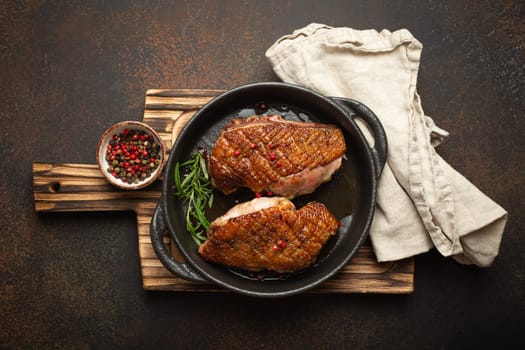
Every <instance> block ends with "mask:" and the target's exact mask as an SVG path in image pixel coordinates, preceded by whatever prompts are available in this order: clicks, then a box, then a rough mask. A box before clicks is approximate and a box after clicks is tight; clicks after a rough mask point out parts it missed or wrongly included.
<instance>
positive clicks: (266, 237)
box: [199, 197, 339, 272]
mask: <svg viewBox="0 0 525 350" xmlns="http://www.w3.org/2000/svg"><path fill="white" fill-rule="evenodd" d="M338 228H339V221H338V220H337V219H336V218H335V217H334V216H333V215H332V213H330V211H329V210H328V209H327V208H326V207H325V206H324V205H323V204H321V203H318V202H310V203H308V204H306V205H305V206H303V207H302V208H300V209H299V210H296V209H295V206H294V204H293V203H292V202H291V201H289V200H288V199H286V198H284V197H262V198H256V199H253V200H252V201H250V202H245V203H242V204H238V205H236V206H235V207H233V208H232V209H230V210H229V211H228V212H227V213H226V214H224V215H223V216H221V217H219V218H217V219H216V220H214V221H213V222H212V223H211V225H210V228H209V229H208V232H207V234H208V240H207V241H206V242H204V243H203V244H201V246H200V247H199V253H200V255H201V256H202V257H203V258H204V259H205V260H207V261H210V262H215V263H219V264H222V265H226V266H230V267H235V268H240V269H244V270H249V271H264V270H269V271H276V272H295V271H298V270H301V269H303V268H305V267H308V266H310V265H311V264H312V263H314V262H315V260H316V257H317V255H318V254H319V252H320V250H321V248H322V247H323V246H324V244H325V243H326V242H327V241H328V239H329V238H330V236H332V235H334V234H335V233H336V231H337V229H338Z"/></svg>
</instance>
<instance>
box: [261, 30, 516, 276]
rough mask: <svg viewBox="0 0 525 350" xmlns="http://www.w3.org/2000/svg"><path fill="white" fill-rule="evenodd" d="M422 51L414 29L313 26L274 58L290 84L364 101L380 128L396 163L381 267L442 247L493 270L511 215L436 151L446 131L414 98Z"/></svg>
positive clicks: (389, 171) (386, 188)
mask: <svg viewBox="0 0 525 350" xmlns="http://www.w3.org/2000/svg"><path fill="white" fill-rule="evenodd" d="M422 47H423V46H422V44H421V43H420V42H419V41H418V40H416V39H415V38H414V37H413V36H412V34H411V33H410V32H409V31H408V30H406V29H401V30H398V31H395V32H389V31H387V30H383V31H381V32H377V31H375V30H354V29H351V28H332V27H329V26H326V25H323V24H317V23H312V24H310V25H308V26H306V27H304V28H301V29H298V30H296V31H294V32H293V34H291V35H286V36H284V37H282V38H280V39H279V40H277V41H276V42H275V44H273V45H272V46H271V47H270V48H269V49H268V51H267V52H266V56H267V57H268V59H269V60H270V62H271V64H272V66H273V69H274V70H275V72H276V73H277V75H278V76H279V77H280V78H281V79H282V80H283V81H285V82H289V83H295V84H298V85H302V86H305V87H307V88H310V89H312V90H315V91H318V92H320V93H322V94H324V95H327V96H339V97H348V98H353V99H356V100H358V101H360V102H362V103H364V104H365V105H367V106H368V107H369V108H370V109H371V110H372V111H374V112H375V114H376V115H377V116H378V117H379V119H380V120H381V122H382V124H383V126H384V128H385V131H386V133H387V139H388V157H387V164H386V165H385V169H384V171H383V173H382V174H381V177H380V180H379V184H378V194H377V208H376V212H375V216H374V221H373V223H372V226H371V229H370V238H371V241H372V245H373V248H374V251H375V254H376V257H377V259H378V261H389V260H397V259H401V258H406V257H410V256H413V255H416V254H420V253H423V252H426V251H428V250H430V249H431V248H432V247H436V248H437V249H438V250H439V252H441V254H443V255H444V256H453V257H454V258H455V259H456V260H457V261H459V262H461V263H465V264H476V265H478V266H489V265H490V264H491V263H492V262H493V260H494V258H495V257H496V256H497V254H498V251H499V246H500V242H501V238H502V234H503V230H504V227H505V223H506V221H507V213H506V211H505V210H504V209H503V208H501V207H500V206H499V205H498V204H496V203H495V202H493V201H492V200H491V199H490V198H488V197H487V196H486V195H484V194H483V193H482V192H481V191H479V190H478V189H477V188H476V187H475V186H474V185H473V184H472V183H470V182H469V181H468V180H467V179H465V178H464V177H463V176H462V175H460V174H459V173H458V172H457V171H455V170H454V169H453V168H452V167H451V166H450V165H449V164H447V163H446V162H445V161H444V160H443V159H442V158H441V157H440V156H439V155H438V154H437V153H436V151H435V149H434V147H435V146H437V145H438V144H439V143H440V142H441V141H442V140H443V138H444V137H446V136H448V133H447V132H446V131H444V130H442V129H440V128H438V127H437V126H436V125H435V124H434V122H433V120H432V119H431V118H430V117H428V116H426V115H425V114H424V112H423V109H422V107H421V101H420V97H419V95H418V94H417V91H416V82H417V74H418V68H419V63H420V54H421V50H422Z"/></svg>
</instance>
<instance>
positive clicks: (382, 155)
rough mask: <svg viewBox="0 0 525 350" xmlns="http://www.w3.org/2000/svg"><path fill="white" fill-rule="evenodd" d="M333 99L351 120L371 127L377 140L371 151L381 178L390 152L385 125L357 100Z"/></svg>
mask: <svg viewBox="0 0 525 350" xmlns="http://www.w3.org/2000/svg"><path fill="white" fill-rule="evenodd" d="M331 99H332V100H334V101H335V102H337V104H339V105H340V106H341V107H342V108H343V109H344V110H345V111H346V112H347V114H348V116H349V117H350V118H353V119H355V118H361V119H363V120H364V121H365V122H366V123H367V124H368V126H369V127H370V130H371V131H372V133H373V136H374V140H375V144H374V147H371V148H370V151H371V152H372V154H373V156H374V163H375V168H376V173H377V178H379V176H380V175H381V172H382V171H383V167H384V166H385V163H386V156H387V150H388V143H387V139H386V133H385V129H383V125H381V122H380V121H379V118H377V116H376V115H375V114H374V112H372V111H371V110H370V108H368V107H367V106H365V105H364V104H362V103H361V102H358V101H356V100H352V99H349V98H342V97H331Z"/></svg>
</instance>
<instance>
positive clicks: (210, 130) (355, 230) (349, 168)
mask: <svg viewBox="0 0 525 350" xmlns="http://www.w3.org/2000/svg"><path fill="white" fill-rule="evenodd" d="M233 92H235V91H233ZM292 92H293V93H291V92H290V91H289V90H286V91H279V89H275V88H273V89H254V90H252V91H250V90H243V91H240V92H238V93H231V94H228V93H227V94H226V95H223V96H221V97H219V99H218V100H216V101H212V103H210V104H209V105H208V106H207V107H206V108H204V109H202V110H201V111H200V113H197V114H196V115H195V117H194V118H193V120H192V121H191V122H190V123H188V125H187V127H186V128H185V129H184V130H183V131H182V133H181V134H180V136H179V139H178V140H177V142H176V144H175V145H174V150H173V151H172V152H173V153H172V156H171V157H170V160H169V162H168V168H167V169H166V179H167V183H168V187H167V188H166V189H167V190H168V196H166V197H167V198H166V200H167V203H166V207H167V212H168V226H170V232H171V233H172V236H174V237H173V238H174V239H175V240H176V242H177V243H178V245H179V247H180V248H181V251H182V252H183V255H184V256H185V258H186V260H188V262H189V263H190V264H191V265H192V266H194V267H195V268H196V269H197V271H199V272H200V273H201V274H203V275H204V276H205V277H207V278H209V279H211V280H213V281H215V282H217V283H219V284H221V285H223V286H226V287H228V288H230V289H234V290H239V291H240V292H244V293H248V294H250V293H254V294H258V295H264V294H271V295H275V294H279V293H288V292H290V291H296V290H297V291H299V290H301V289H302V288H307V287H308V286H311V285H313V284H316V283H317V282H318V281H320V280H323V279H325V277H326V276H329V275H331V274H332V273H334V272H335V270H336V269H338V268H340V267H341V266H342V264H344V262H345V261H347V260H348V259H347V258H348V256H350V255H352V254H353V253H354V252H355V250H356V249H357V248H358V245H359V244H360V243H361V242H362V240H363V236H364V234H366V232H363V229H364V228H365V227H366V226H367V222H366V216H367V214H368V207H369V205H370V203H369V202H368V199H369V197H370V195H369V194H368V193H369V192H370V191H371V189H372V187H371V186H372V184H371V181H370V177H371V175H372V174H371V166H370V165H369V163H370V162H369V161H367V157H366V154H365V152H364V151H366V147H364V146H363V142H361V141H360V140H359V138H360V134H359V133H358V132H357V131H356V127H355V123H354V122H353V121H352V120H350V119H349V118H347V117H346V115H344V113H342V112H341V111H340V110H339V109H338V108H337V107H335V106H334V105H333V103H327V101H326V99H325V98H322V97H319V98H318V99H315V98H312V96H311V95H310V94H308V96H306V95H305V94H304V93H297V92H296V90H295V89H293V90H292ZM300 92H301V91H300ZM314 97H316V96H314ZM268 114H279V115H281V116H283V118H285V119H287V120H295V121H306V122H308V121H315V122H321V123H326V124H336V125H338V126H340V127H341V128H342V130H343V132H344V135H345V140H346V143H347V153H346V154H345V156H344V158H343V165H342V167H341V168H340V169H339V170H338V171H336V173H335V174H334V175H333V177H332V180H331V181H329V182H327V183H325V184H323V185H321V186H320V187H319V188H318V189H317V190H316V191H315V192H314V193H312V194H310V195H306V196H301V197H298V198H296V199H294V200H293V202H294V203H295V205H296V207H297V208H300V207H302V206H303V205H305V204H306V203H308V202H310V201H314V200H315V201H318V202H321V203H323V204H324V205H326V206H327V207H328V209H329V210H330V211H331V212H332V213H333V214H334V215H335V216H336V217H337V218H338V219H339V220H340V221H341V222H342V225H341V228H340V230H339V232H338V233H337V234H336V236H334V237H332V238H331V239H330V240H329V241H328V242H327V244H326V245H325V247H323V249H322V251H321V253H320V254H319V256H318V258H317V261H316V263H315V264H314V266H311V267H309V268H307V269H305V270H304V271H300V272H297V273H294V274H289V275H281V274H274V273H264V272H263V273H253V272H246V271H242V270H235V269H229V268H226V267H223V266H219V265H216V264H212V263H208V262H206V261H204V260H203V259H202V258H201V257H200V256H199V255H198V252H197V249H198V247H197V245H196V244H195V242H194V241H193V240H192V239H191V237H190V235H189V233H187V232H186V229H185V226H184V222H185V218H184V213H185V210H186V206H185V205H184V203H182V202H181V201H180V200H179V199H178V198H177V197H176V196H175V195H174V191H173V171H174V165H175V163H176V162H183V161H185V160H187V159H188V158H189V157H190V155H191V153H192V152H194V151H196V150H197V149H198V148H206V149H207V150H208V151H209V150H211V149H212V148H213V145H214V143H215V141H216V139H217V138H218V136H219V134H220V132H221V130H222V129H223V127H224V126H225V125H226V124H227V123H228V122H229V121H231V120H232V119H233V118H235V117H248V116H251V115H268ZM214 196H215V200H214V205H213V207H212V208H211V209H209V210H208V211H207V213H206V215H207V217H208V219H210V221H211V220H213V219H215V218H216V217H218V216H220V215H223V214H224V213H225V212H226V211H227V210H228V209H230V208H231V207H232V206H234V205H235V204H238V203H241V202H245V201H248V200H251V199H253V198H254V195H253V193H251V192H250V191H249V190H239V191H237V192H235V193H234V194H231V195H228V196H225V195H222V194H220V193H219V192H218V191H215V192H214ZM361 217H363V219H360V218H361ZM356 219H357V220H356Z"/></svg>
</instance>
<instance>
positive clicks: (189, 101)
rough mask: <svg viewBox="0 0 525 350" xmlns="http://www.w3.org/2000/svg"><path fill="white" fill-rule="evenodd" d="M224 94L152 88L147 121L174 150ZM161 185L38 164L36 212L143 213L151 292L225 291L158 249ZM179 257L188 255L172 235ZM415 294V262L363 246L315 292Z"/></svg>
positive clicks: (142, 248)
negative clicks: (180, 274)
mask: <svg viewBox="0 0 525 350" xmlns="http://www.w3.org/2000/svg"><path fill="white" fill-rule="evenodd" d="M220 92H221V90H194V89H177V90H174V89H165V90H163V89H152V90H148V91H147V93H146V101H145V108H144V118H143V121H144V122H145V123H147V124H148V125H150V126H151V127H153V128H154V129H155V130H157V131H158V132H159V135H160V136H161V138H162V140H163V141H164V143H165V145H166V149H167V151H169V150H170V149H171V146H172V144H173V141H174V140H175V139H176V137H177V135H178V134H179V133H180V131H181V129H182V128H183V126H184V125H185V123H186V122H187V121H188V120H189V119H190V118H191V117H192V116H193V114H194V113H195V112H196V111H197V110H198V109H199V108H200V107H202V106H203V105H204V104H206V103H207V102H208V101H209V100H211V99H212V98H213V97H214V96H216V95H218V94H219V93H220ZM161 181H162V179H160V180H158V181H156V182H155V183H154V184H153V185H152V186H150V187H148V188H145V189H142V190H137V191H123V190H119V189H117V188H115V187H113V186H112V185H110V184H109V183H108V182H107V181H106V180H105V179H104V177H103V175H102V173H101V172H100V171H99V169H98V167H97V166H96V165H86V164H49V163H38V162H37V163H34V164H33V191H34V201H35V210H36V211H39V212H68V211H117V210H131V211H134V212H135V213H136V215H137V232H138V246H139V257H140V266H141V272H142V282H143V287H144V289H145V290H159V291H220V290H222V289H219V288H218V287H216V286H214V285H212V284H205V283H195V282H190V281H186V280H184V279H181V278H177V277H175V276H173V275H172V274H171V273H170V272H169V271H168V270H166V269H165V268H164V266H163V265H162V263H161V262H160V261H159V260H158V258H157V256H156V255H155V252H154V251H153V248H152V245H151V240H150V235H149V233H150V232H149V225H150V221H151V216H152V214H153V210H154V209H155V207H156V205H157V202H158V199H159V198H160V194H161ZM165 243H166V245H168V246H169V247H170V250H171V252H172V254H173V256H174V257H175V258H176V259H179V260H181V261H182V257H181V256H180V253H179V252H178V250H177V248H176V247H175V245H174V244H172V243H171V241H170V239H169V237H168V236H166V237H165ZM413 291H414V260H413V258H410V259H404V260H400V261H396V262H389V263H377V261H376V259H375V255H374V252H373V250H372V248H371V247H370V246H369V245H364V246H362V247H361V248H360V249H359V250H358V252H357V254H356V255H355V256H354V257H353V258H352V260H351V261H350V263H349V264H348V265H347V266H346V267H345V268H343V269H342V271H340V272H339V273H338V274H337V275H336V276H335V277H334V278H332V279H330V280H328V281H326V282H324V283H323V284H322V285H321V286H319V287H317V288H316V289H314V290H313V291H312V292H323V293H390V294H402V293H411V292H413Z"/></svg>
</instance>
